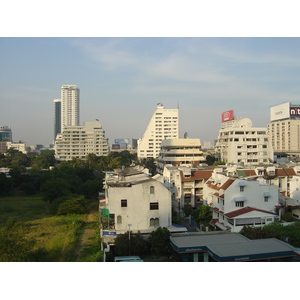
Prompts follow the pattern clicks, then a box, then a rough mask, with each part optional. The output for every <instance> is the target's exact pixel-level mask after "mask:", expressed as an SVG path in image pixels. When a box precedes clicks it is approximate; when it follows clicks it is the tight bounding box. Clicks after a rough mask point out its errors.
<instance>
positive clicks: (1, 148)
mask: <svg viewBox="0 0 300 300" xmlns="http://www.w3.org/2000/svg"><path fill="white" fill-rule="evenodd" d="M7 142H12V132H11V128H10V127H8V126H0V153H5V152H6V150H7V149H8V148H7V145H6V144H7Z"/></svg>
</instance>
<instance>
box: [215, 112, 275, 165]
mask: <svg viewBox="0 0 300 300" xmlns="http://www.w3.org/2000/svg"><path fill="white" fill-rule="evenodd" d="M226 113H228V112H226ZM224 116H225V113H223V114H222V125H221V130H220V131H219V136H218V139H217V142H216V146H215V150H216V153H217V154H218V155H219V156H220V159H221V160H222V161H224V162H226V163H231V164H238V165H244V166H252V165H260V164H268V163H270V162H272V161H273V159H274V152H273V148H272V145H271V140H270V137H269V135H268V132H267V128H264V127H252V121H251V120H250V119H248V118H242V119H238V120H235V119H234V118H233V111H230V117H229V118H225V117H224ZM225 123H226V124H225Z"/></svg>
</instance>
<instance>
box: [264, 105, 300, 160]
mask: <svg viewBox="0 0 300 300" xmlns="http://www.w3.org/2000/svg"><path fill="white" fill-rule="evenodd" d="M270 120H271V122H270V123H269V124H268V130H269V134H270V136H271V141H272V146H273V148H274V152H275V153H276V152H277V153H278V152H284V153H287V154H289V155H294V156H300V105H293V104H291V103H290V102H285V103H282V104H279V105H275V106H272V107H271V108H270Z"/></svg>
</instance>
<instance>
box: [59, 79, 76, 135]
mask: <svg viewBox="0 0 300 300" xmlns="http://www.w3.org/2000/svg"><path fill="white" fill-rule="evenodd" d="M60 100H61V132H62V130H63V128H64V127H65V126H79V88H78V87H77V86H76V85H63V86H62V87H61V98H60Z"/></svg>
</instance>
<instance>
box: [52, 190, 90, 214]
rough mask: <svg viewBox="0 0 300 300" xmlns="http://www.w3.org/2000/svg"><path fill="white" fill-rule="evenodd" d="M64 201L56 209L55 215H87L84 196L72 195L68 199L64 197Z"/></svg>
mask: <svg viewBox="0 0 300 300" xmlns="http://www.w3.org/2000/svg"><path fill="white" fill-rule="evenodd" d="M65 198H66V200H65V201H62V203H61V204H60V205H59V206H58V208H57V215H69V214H84V213H87V207H86V201H85V198H84V196H81V195H73V196H70V198H68V197H65Z"/></svg>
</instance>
